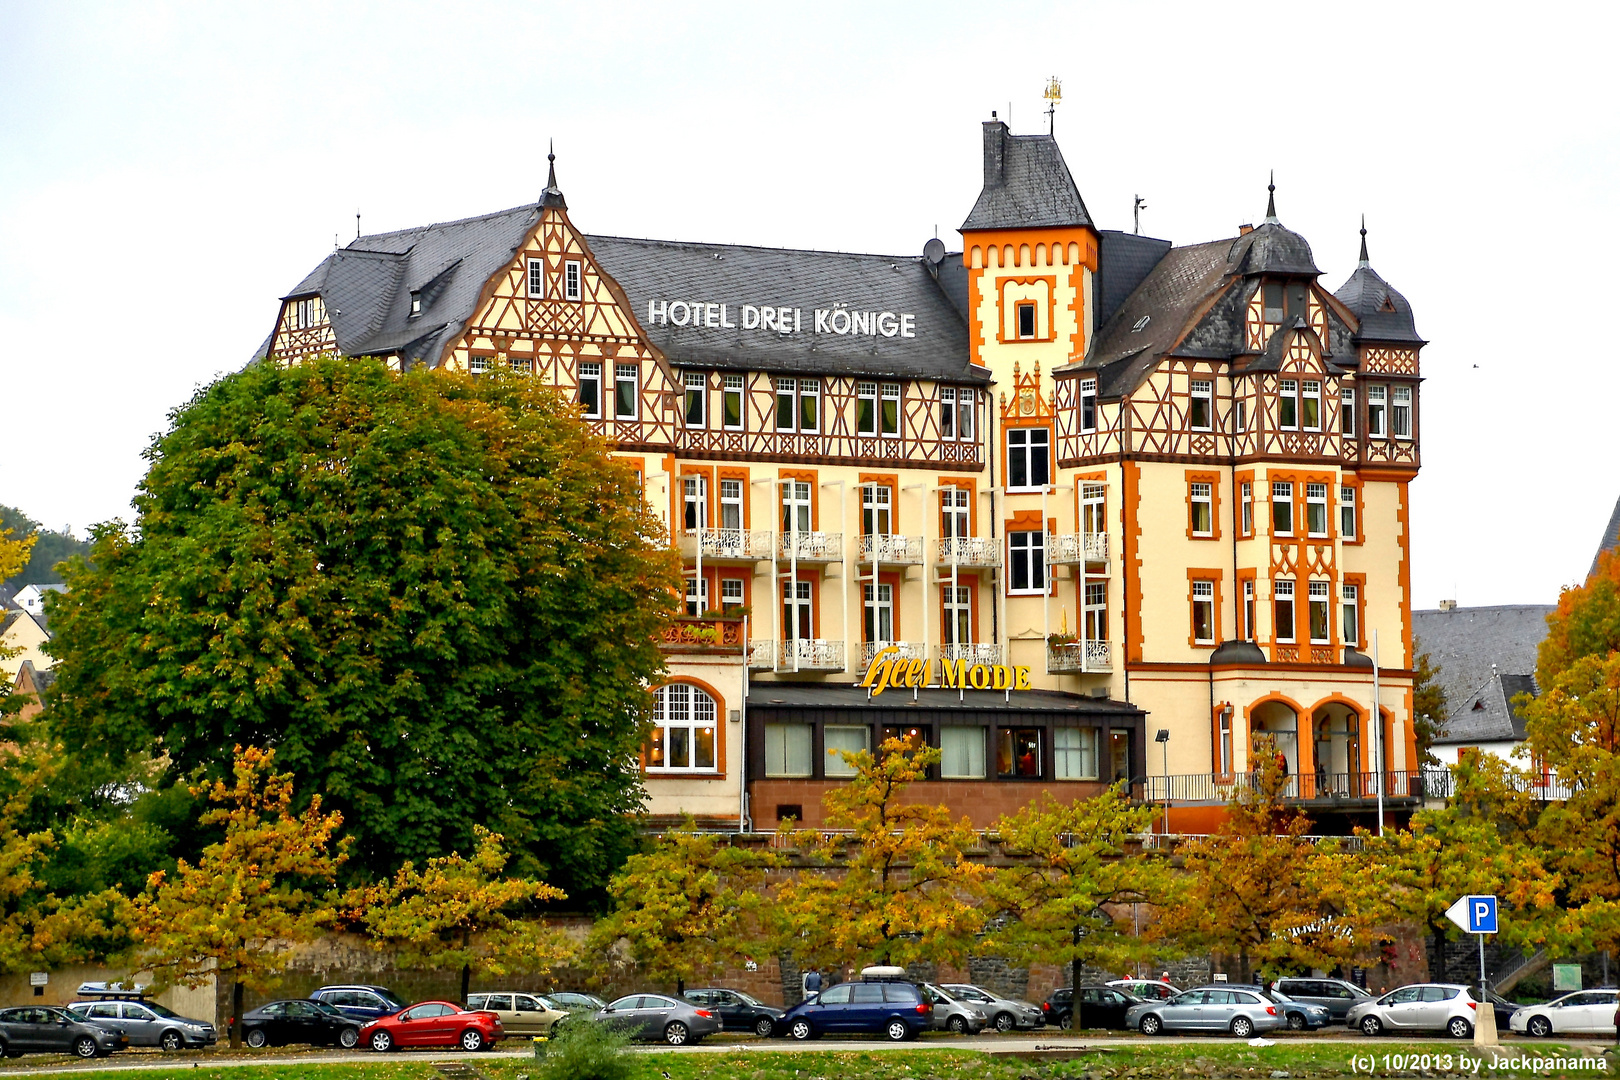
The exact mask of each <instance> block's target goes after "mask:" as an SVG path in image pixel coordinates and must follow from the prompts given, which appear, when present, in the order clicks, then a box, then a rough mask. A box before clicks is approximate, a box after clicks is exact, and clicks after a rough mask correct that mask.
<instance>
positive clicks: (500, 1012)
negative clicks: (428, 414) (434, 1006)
mask: <svg viewBox="0 0 1620 1080" xmlns="http://www.w3.org/2000/svg"><path fill="white" fill-rule="evenodd" d="M467 1009H468V1011H469V1012H492V1013H494V1014H495V1015H496V1016H498V1017H499V1018H500V1021H501V1030H502V1031H504V1032H506V1034H508V1035H550V1034H551V1029H552V1028H553V1027H555V1026H556V1025H557V1021H559V1020H561V1019H563V1018H564V1017H566V1016H568V1015H569V1012H568V1010H567V1009H562V1008H558V1006H557V1005H556V1004H555V1003H553V1002H551V1001H547V1000H546V999H545V998H544V997H542V996H541V995H539V994H520V993H517V992H516V991H513V992H511V993H498V994H468V995H467Z"/></svg>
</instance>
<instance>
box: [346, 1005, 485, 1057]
mask: <svg viewBox="0 0 1620 1080" xmlns="http://www.w3.org/2000/svg"><path fill="white" fill-rule="evenodd" d="M503 1037H504V1033H503V1032H502V1031H501V1018H500V1017H498V1016H496V1015H495V1014H494V1013H492V1012H482V1011H480V1012H470V1011H468V1010H466V1009H463V1008H462V1007H461V1006H460V1005H452V1004H451V1003H450V1002H448V1001H419V1002H417V1003H416V1004H415V1005H412V1006H411V1007H410V1008H408V1009H401V1010H400V1011H399V1012H397V1013H394V1014H393V1015H392V1016H380V1017H378V1018H377V1019H375V1020H373V1021H372V1022H371V1023H369V1024H367V1025H365V1026H364V1027H362V1028H361V1029H360V1038H361V1040H362V1041H363V1042H364V1043H365V1044H366V1045H367V1046H369V1047H371V1048H372V1049H373V1050H377V1051H379V1052H381V1051H387V1050H392V1049H394V1048H395V1047H406V1046H459V1047H461V1048H462V1049H463V1050H482V1049H484V1048H485V1047H488V1046H493V1045H494V1044H495V1043H497V1042H500V1041H501V1039H502V1038H503Z"/></svg>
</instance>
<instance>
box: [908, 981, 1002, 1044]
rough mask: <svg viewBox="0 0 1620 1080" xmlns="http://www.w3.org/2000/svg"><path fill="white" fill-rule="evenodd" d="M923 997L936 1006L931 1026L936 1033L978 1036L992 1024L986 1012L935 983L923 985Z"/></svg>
mask: <svg viewBox="0 0 1620 1080" xmlns="http://www.w3.org/2000/svg"><path fill="white" fill-rule="evenodd" d="M922 992H923V997H925V998H927V999H928V1000H929V1002H931V1003H932V1004H933V1006H934V1011H933V1018H932V1024H931V1026H932V1027H933V1028H934V1030H935V1031H949V1032H952V1033H954V1034H956V1035H977V1034H978V1033H979V1032H981V1031H983V1030H984V1026H985V1025H986V1024H988V1023H989V1022H990V1017H989V1016H988V1015H986V1014H985V1012H984V1010H983V1009H981V1008H979V1007H978V1006H977V1005H974V1004H973V1003H972V1002H968V1001H961V1000H958V999H957V998H956V997H954V996H953V995H952V994H951V993H950V992H949V991H947V990H946V989H944V988H943V987H939V986H935V985H934V984H933V983H923V984H922Z"/></svg>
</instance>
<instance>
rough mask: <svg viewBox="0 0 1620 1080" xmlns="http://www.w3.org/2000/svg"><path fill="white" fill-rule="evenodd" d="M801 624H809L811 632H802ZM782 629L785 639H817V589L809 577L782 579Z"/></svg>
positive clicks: (783, 638)
mask: <svg viewBox="0 0 1620 1080" xmlns="http://www.w3.org/2000/svg"><path fill="white" fill-rule="evenodd" d="M790 613H791V614H790ZM801 625H808V626H809V627H810V632H809V633H808V634H801V633H800V632H799V627H800V626H801ZM782 629H783V634H782V640H783V641H814V640H815V639H816V605H815V589H814V587H813V584H812V582H811V581H810V579H809V578H799V579H797V580H795V579H793V578H791V577H785V578H783V579H782Z"/></svg>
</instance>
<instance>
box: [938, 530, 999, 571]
mask: <svg viewBox="0 0 1620 1080" xmlns="http://www.w3.org/2000/svg"><path fill="white" fill-rule="evenodd" d="M934 565H935V566H967V567H973V568H978V567H995V566H1000V565H1001V541H999V540H997V539H995V538H994V537H988V536H957V537H946V538H945V539H943V540H941V541H939V544H938V546H937V547H936V549H935V551H934Z"/></svg>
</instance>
